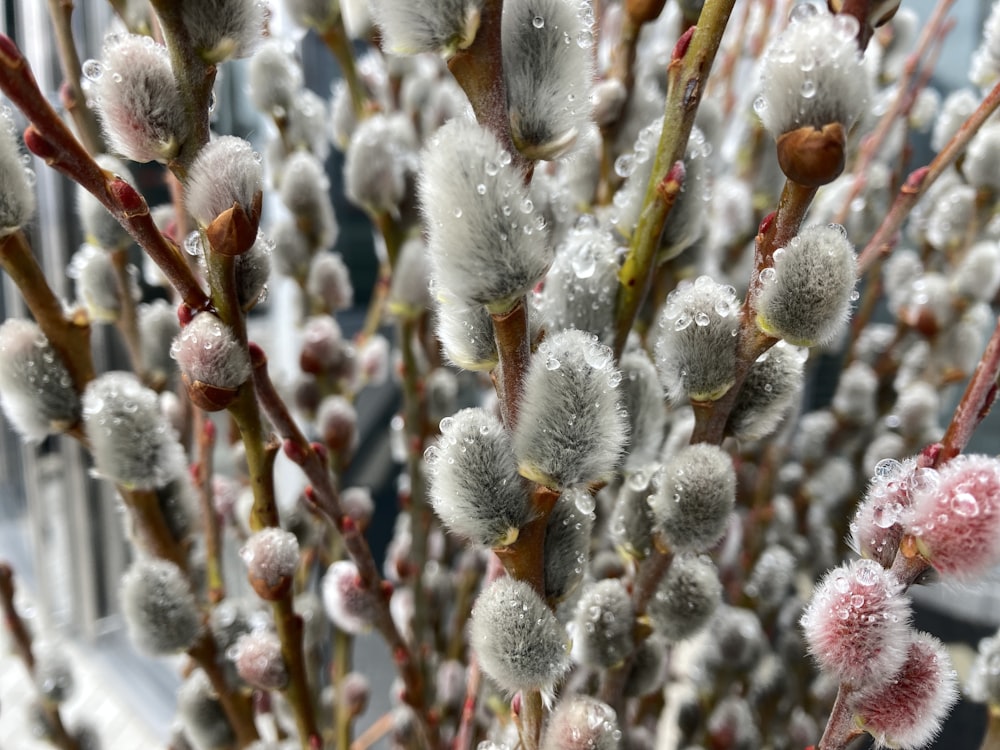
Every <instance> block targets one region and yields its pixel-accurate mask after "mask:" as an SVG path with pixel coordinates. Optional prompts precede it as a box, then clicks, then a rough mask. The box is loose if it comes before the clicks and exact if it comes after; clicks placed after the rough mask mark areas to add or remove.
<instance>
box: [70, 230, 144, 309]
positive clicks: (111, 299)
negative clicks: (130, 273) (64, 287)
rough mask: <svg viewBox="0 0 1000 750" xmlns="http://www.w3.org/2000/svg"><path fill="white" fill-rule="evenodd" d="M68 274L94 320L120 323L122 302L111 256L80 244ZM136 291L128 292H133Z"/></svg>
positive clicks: (92, 246) (99, 249)
mask: <svg viewBox="0 0 1000 750" xmlns="http://www.w3.org/2000/svg"><path fill="white" fill-rule="evenodd" d="M66 275H67V276H69V277H70V278H71V279H73V280H74V281H75V282H76V293H77V297H78V298H79V300H80V301H81V302H82V303H83V305H84V307H85V308H86V309H87V315H88V316H89V317H90V318H91V320H93V321H96V322H101V323H114V322H115V321H117V320H118V318H119V317H120V316H121V310H122V304H123V301H122V298H121V294H120V292H119V289H118V281H117V278H116V275H115V269H114V265H113V264H112V262H111V255H110V254H108V253H107V252H106V251H105V250H103V249H101V248H99V247H95V246H94V245H87V244H85V245H81V246H80V249H79V250H77V251H76V252H75V253H73V257H72V258H70V262H69V266H68V267H67V269H66ZM130 286H131V285H130ZM134 291H135V290H134V289H129V292H130V293H131V292H134ZM133 296H138V295H137V294H135V295H133Z"/></svg>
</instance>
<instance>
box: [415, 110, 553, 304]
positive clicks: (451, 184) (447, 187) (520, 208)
mask: <svg viewBox="0 0 1000 750" xmlns="http://www.w3.org/2000/svg"><path fill="white" fill-rule="evenodd" d="M419 196H420V204H421V206H422V208H423V211H424V214H425V217H426V221H427V230H428V234H429V242H428V246H429V249H430V254H431V265H432V268H433V270H434V277H435V279H436V280H437V281H438V282H439V283H440V284H441V285H442V286H444V287H445V288H446V289H449V290H451V291H452V292H453V293H454V294H456V295H459V296H460V298H461V299H462V300H463V301H465V302H466V303H467V304H470V305H472V304H479V305H486V306H487V307H488V308H489V309H490V311H491V312H497V313H502V312H506V311H507V310H509V309H510V307H511V306H512V305H513V304H514V303H515V302H516V301H517V300H518V298H520V297H521V296H522V295H523V294H525V293H526V292H528V291H529V290H530V289H531V288H532V287H533V286H534V285H535V284H536V283H537V282H538V281H539V280H540V279H541V278H542V277H543V276H544V275H545V272H546V271H547V270H548V267H549V265H550V264H551V262H552V251H551V249H550V248H549V243H548V242H547V237H546V232H545V220H544V218H543V217H542V216H541V214H540V212H538V211H536V210H535V207H534V204H533V202H532V200H531V198H530V197H529V194H528V189H527V188H526V187H525V186H524V180H523V178H522V175H521V173H520V171H519V170H518V169H516V168H515V167H513V166H512V165H511V155H510V153H508V152H507V151H506V150H505V149H504V148H503V147H502V146H501V145H500V143H499V142H498V141H497V139H496V137H495V136H494V135H493V134H492V133H490V132H489V131H488V130H486V129H485V128H483V127H482V126H481V125H479V124H477V123H475V122H471V121H468V120H464V119H455V120H451V121H450V122H448V123H446V124H445V125H444V126H443V127H441V128H440V129H439V130H438V132H437V133H436V134H435V136H434V137H433V138H432V139H431V143H430V146H429V147H428V148H427V149H426V150H425V151H424V154H423V173H422V175H421V180H420V184H419Z"/></svg>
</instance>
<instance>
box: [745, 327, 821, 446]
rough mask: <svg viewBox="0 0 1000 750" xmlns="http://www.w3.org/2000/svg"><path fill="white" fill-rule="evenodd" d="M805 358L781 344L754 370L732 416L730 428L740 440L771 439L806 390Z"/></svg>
mask: <svg viewBox="0 0 1000 750" xmlns="http://www.w3.org/2000/svg"><path fill="white" fill-rule="evenodd" d="M804 365H805V358H804V357H803V356H802V354H800V351H799V350H797V349H795V348H794V347H792V346H789V345H787V344H786V343H785V342H784V341H779V342H778V343H777V344H776V345H775V346H773V347H771V349H769V350H768V351H766V352H764V353H763V354H762V355H760V356H759V357H758V358H757V361H755V362H754V363H753V365H751V367H750V373H749V374H748V375H747V379H746V380H745V381H743V387H742V388H741V389H740V392H739V395H737V397H736V403H735V404H734V405H733V410H732V412H731V413H730V415H729V423H728V428H729V430H730V431H731V432H732V434H733V435H734V436H735V437H737V438H739V439H740V440H760V439H761V438H764V437H767V436H768V435H770V434H771V433H772V432H774V430H775V429H776V428H777V426H778V424H779V423H780V422H781V420H782V419H783V418H784V416H785V414H786V413H787V412H788V411H789V409H790V407H791V406H792V403H793V402H794V401H795V399H796V398H797V397H798V395H799V393H800V392H801V390H802V370H803V367H804Z"/></svg>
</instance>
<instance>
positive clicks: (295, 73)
mask: <svg viewBox="0 0 1000 750" xmlns="http://www.w3.org/2000/svg"><path fill="white" fill-rule="evenodd" d="M294 49H295V48H294V46H293V45H291V44H290V43H288V42H287V41H285V40H281V39H278V38H276V37H271V38H270V39H268V40H267V41H265V42H263V43H262V44H261V45H260V47H259V48H258V49H257V52H256V53H255V54H254V56H253V57H252V58H250V62H249V64H248V75H249V79H250V86H249V92H250V100H251V101H252V102H253V105H254V106H255V107H256V108H257V109H259V110H260V111H261V112H264V113H265V114H268V115H271V116H273V117H275V118H284V117H285V116H286V114H287V113H288V111H289V110H290V109H291V108H292V106H293V104H292V102H293V101H294V98H295V96H296V94H297V92H298V91H299V90H300V89H301V88H302V68H301V67H300V66H299V63H298V61H297V60H296V59H295V57H294Z"/></svg>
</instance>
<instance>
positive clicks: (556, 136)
mask: <svg viewBox="0 0 1000 750" xmlns="http://www.w3.org/2000/svg"><path fill="white" fill-rule="evenodd" d="M588 17H589V16H585V14H584V13H583V12H581V10H580V3H578V2H574V0H509V2H507V3H505V5H504V9H503V27H502V31H501V34H502V36H501V39H502V47H503V71H504V78H505V79H506V82H507V108H508V113H509V115H510V126H511V135H512V136H513V139H514V144H515V145H516V146H517V149H518V150H519V151H520V152H521V153H523V154H524V155H525V156H527V157H528V158H529V159H544V160H547V161H551V160H553V159H558V158H560V157H562V156H564V155H566V154H567V153H568V152H569V151H570V150H571V149H572V148H573V145H574V144H575V143H576V141H577V137H578V136H579V135H580V134H581V133H582V132H583V131H584V130H585V128H586V126H587V124H588V122H589V121H590V114H591V104H590V81H591V60H592V59H593V58H592V55H591V49H590V48H591V45H592V44H593V32H592V31H591V30H590V25H589V21H588V20H587V18H588Z"/></svg>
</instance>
